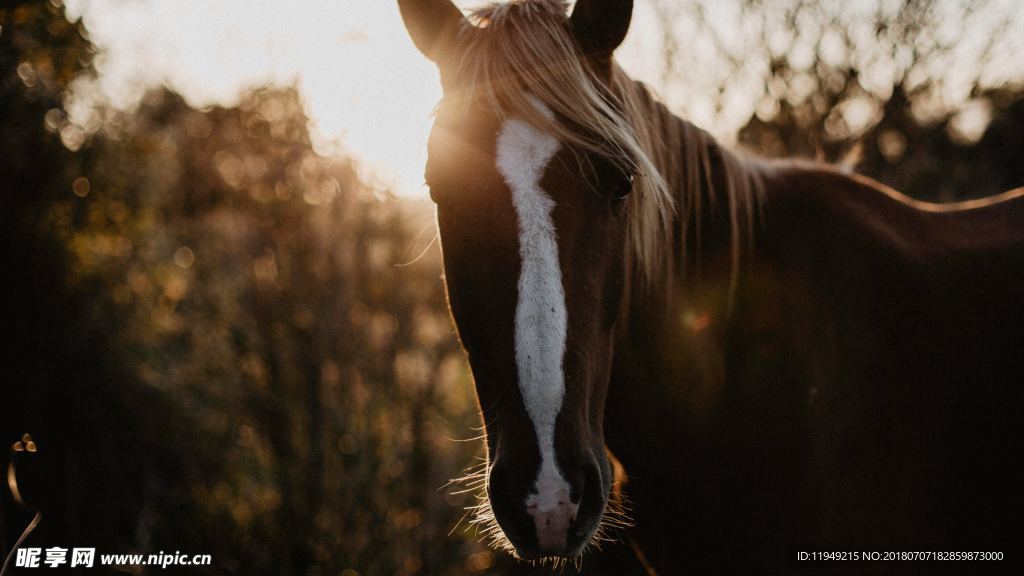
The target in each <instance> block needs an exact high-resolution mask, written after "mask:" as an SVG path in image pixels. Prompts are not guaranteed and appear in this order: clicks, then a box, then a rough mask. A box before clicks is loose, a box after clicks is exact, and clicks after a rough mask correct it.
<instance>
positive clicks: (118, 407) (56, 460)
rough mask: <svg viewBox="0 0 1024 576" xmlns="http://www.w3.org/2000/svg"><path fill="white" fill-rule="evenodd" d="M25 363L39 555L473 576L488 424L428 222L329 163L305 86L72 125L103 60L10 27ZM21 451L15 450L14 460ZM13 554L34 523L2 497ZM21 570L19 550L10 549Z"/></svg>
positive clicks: (10, 401)
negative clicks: (83, 553)
mask: <svg viewBox="0 0 1024 576" xmlns="http://www.w3.org/2000/svg"><path fill="white" fill-rule="evenodd" d="M0 26H2V28H0V65H2V68H0V72H2V74H3V75H2V83H0V103H2V111H0V115H2V120H0V142H2V144H3V150H4V154H2V155H0V170H2V172H0V182H3V183H4V184H3V186H4V189H3V192H4V199H5V201H6V202H7V205H6V206H5V210H4V211H0V214H2V216H0V217H2V218H3V219H4V220H3V222H2V226H0V234H3V243H2V246H3V250H4V253H3V255H4V259H3V262H4V263H5V267H6V268H7V270H8V271H9V272H10V273H9V274H5V280H6V281H5V282H4V283H3V286H4V294H3V297H2V299H0V305H2V306H3V307H4V308H3V312H4V317H5V319H7V320H8V323H7V324H6V331H7V334H6V336H7V338H6V340H7V341H9V342H10V343H11V344H10V345H9V346H7V347H5V348H4V365H5V367H6V368H7V370H8V377H7V378H5V385H4V390H3V395H2V418H0V420H2V426H3V430H2V431H3V439H4V441H5V443H8V444H10V443H13V442H14V441H15V440H17V439H18V438H20V436H21V434H22V433H24V432H30V433H31V434H33V437H34V438H35V440H36V442H37V444H38V446H39V451H38V453H34V454H32V455H29V454H25V453H19V454H14V455H13V456H9V457H11V458H16V459H17V460H18V479H19V487H20V488H21V492H22V494H23V495H24V496H25V497H26V500H27V501H28V503H29V504H30V505H31V506H33V507H37V508H41V509H42V511H43V524H42V525H41V527H40V528H39V530H37V531H36V532H35V533H34V534H33V535H32V536H30V540H29V542H28V544H29V545H36V546H50V545H58V546H65V547H66V546H96V547H97V548H98V549H99V551H100V552H101V553H102V552H111V553H113V552H139V553H151V552H154V553H155V552H158V551H160V550H164V551H171V550H181V551H183V552H188V553H210V554H212V555H213V557H214V566H213V568H212V570H211V571H214V572H241V573H279V574H307V573H312V572H317V571H330V572H334V573H338V572H340V571H342V570H345V569H352V570H355V571H357V573H367V574H414V573H434V574H461V573H472V572H478V571H481V570H486V569H488V568H489V567H490V566H491V565H492V564H493V562H494V559H493V556H491V553H490V552H488V551H486V550H483V549H482V548H481V547H480V546H479V545H477V544H476V543H475V542H474V541H473V539H472V538H467V539H460V538H449V537H447V533H448V532H449V530H451V529H452V527H454V526H455V524H456V520H457V517H458V515H459V513H460V510H459V505H460V504H461V505H464V504H468V503H471V501H472V498H471V497H470V496H468V495H449V494H447V493H446V492H445V491H441V490H438V488H440V487H441V486H443V485H444V484H445V483H446V481H447V478H448V476H449V474H450V473H451V471H452V470H459V469H461V468H462V467H463V466H465V465H466V464H467V463H469V462H471V461H472V457H473V455H474V453H476V451H477V450H478V447H477V445H476V444H470V443H457V442H453V441H451V440H450V438H453V437H457V436H459V435H460V434H462V432H463V431H464V430H468V429H470V428H471V427H472V426H474V425H476V423H477V419H476V415H475V403H474V402H473V400H472V396H471V386H470V385H469V381H468V375H467V374H466V371H465V369H464V364H463V362H462V360H461V355H460V353H459V351H458V349H457V345H456V343H455V340H454V338H453V333H452V329H451V327H450V324H449V321H448V318H447V312H446V310H445V305H444V299H443V293H442V286H441V283H440V282H439V281H438V274H439V263H438V260H437V255H436V252H429V253H428V254H427V255H426V257H424V258H422V259H420V260H419V261H417V262H414V263H412V264H410V265H408V266H401V267H398V266H396V264H397V263H399V262H400V261H401V260H403V259H407V257H408V250H409V247H410V246H411V244H412V241H413V237H412V235H411V234H410V222H414V221H417V220H419V221H423V220H424V216H425V215H429V212H428V210H429V209H428V208H427V206H424V205H422V204H421V205H407V204H401V203H399V202H397V201H396V200H394V199H393V198H391V197H390V196H389V195H388V194H387V193H385V192H382V191H375V190H371V189H369V188H368V187H366V186H365V185H364V184H362V183H361V182H360V181H359V179H358V178H357V177H356V172H355V168H354V166H353V165H352V164H351V163H350V162H349V161H347V160H344V159H328V158H323V157H320V156H318V155H317V154H315V153H314V152H313V151H312V147H311V145H310V141H309V136H308V133H307V128H306V125H307V119H306V117H305V115H304V113H303V111H302V106H301V102H300V101H299V99H298V96H297V94H296V93H295V91H294V90H292V89H264V90H255V91H253V92H251V93H250V94H248V95H247V96H246V97H245V98H243V100H242V102H241V103H240V104H239V106H238V107H235V108H215V109H210V110H195V109H192V108H191V107H189V106H188V105H186V104H185V103H184V102H183V100H182V99H181V98H180V97H178V96H177V95H175V94H173V93H170V92H167V91H163V90H157V91H154V92H152V93H150V94H149V95H148V96H147V97H146V98H145V99H144V101H143V102H142V103H141V105H140V106H139V108H138V109H137V110H134V111H130V112H118V111H112V110H104V109H102V108H99V109H97V110H96V111H95V113H94V114H93V115H92V116H90V118H95V119H96V122H95V125H92V126H80V125H77V124H76V123H75V122H74V121H72V119H71V118H70V115H69V114H68V113H67V111H66V106H65V103H66V102H70V100H69V94H68V89H69V86H70V85H71V82H72V81H73V80H75V79H76V78H77V79H79V80H88V78H89V76H90V75H91V69H90V67H89V62H90V58H91V54H92V48H91V46H90V44H89V42H88V41H87V39H86V37H85V33H84V30H83V29H82V28H81V26H80V25H78V24H75V23H69V22H67V20H66V19H65V18H64V15H63V10H62V8H61V4H60V2H49V3H41V2H24V3H17V4H16V5H15V6H12V7H10V8H7V7H5V8H3V9H0ZM7 457H8V455H7V453H6V451H5V458H7ZM3 493H4V500H3V515H4V522H5V529H4V531H3V534H4V539H3V541H2V542H0V544H2V545H4V547H5V548H6V547H7V546H9V545H11V544H12V543H13V541H14V540H15V539H16V537H17V535H18V534H19V533H20V531H21V529H22V528H23V527H24V526H25V524H26V523H27V522H28V519H29V518H30V517H31V514H30V511H29V510H23V509H21V508H20V507H18V506H16V505H15V504H14V502H13V500H12V499H11V495H10V494H9V493H8V492H7V490H4V491H3ZM4 551H6V549H5V550H4Z"/></svg>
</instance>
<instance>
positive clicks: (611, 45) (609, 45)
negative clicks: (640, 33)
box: [569, 0, 633, 62]
mask: <svg viewBox="0 0 1024 576" xmlns="http://www.w3.org/2000/svg"><path fill="white" fill-rule="evenodd" d="M632 16H633V0H579V2H577V3H576V8H575V9H573V11H572V17H570V19H569V21H570V23H571V24H572V32H573V34H574V35H575V36H576V41H577V42H579V43H580V46H581V47H582V48H583V53H584V54H586V55H587V56H590V57H592V58H596V59H598V60H606V61H609V62H610V61H611V56H612V52H614V51H615V49H616V48H618V47H619V44H622V40H623V39H625V38H626V32H628V31H629V21H630V19H631V18H632Z"/></svg>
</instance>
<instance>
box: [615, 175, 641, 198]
mask: <svg viewBox="0 0 1024 576" xmlns="http://www.w3.org/2000/svg"><path fill="white" fill-rule="evenodd" d="M635 179H636V177H635V176H633V175H632V174H627V175H625V177H624V178H623V179H622V181H621V182H619V183H618V185H616V187H615V190H613V191H612V200H615V201H618V202H621V201H622V200H625V199H626V197H627V196H629V193H630V192H632V191H633V182H634V180H635Z"/></svg>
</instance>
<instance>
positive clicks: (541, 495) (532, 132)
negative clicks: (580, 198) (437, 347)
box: [497, 119, 569, 512]
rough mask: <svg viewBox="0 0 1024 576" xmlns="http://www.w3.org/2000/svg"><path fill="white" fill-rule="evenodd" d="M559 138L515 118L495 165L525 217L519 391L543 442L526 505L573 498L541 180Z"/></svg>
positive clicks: (555, 279)
mask: <svg viewBox="0 0 1024 576" xmlns="http://www.w3.org/2000/svg"><path fill="white" fill-rule="evenodd" d="M558 148H559V143H558V140H556V139H555V138H554V137H552V136H551V135H550V134H547V133H544V132H542V131H540V130H538V129H536V128H534V127H533V126H531V125H529V124H527V123H526V122H523V121H521V120H517V119H511V120H508V121H506V122H505V123H504V125H503V126H502V128H501V132H500V133H499V135H498V145H497V166H498V171H499V172H500V173H501V175H502V176H503V177H504V179H505V182H506V183H507V184H508V186H509V188H510V189H511V190H512V204H513V205H514V206H515V210H516V215H517V217H518V222H519V254H520V257H521V260H522V266H521V270H520V274H519V302H518V305H517V307H516V324H515V345H516V367H517V368H518V371H519V389H520V391H521V392H522V396H523V401H524V403H525V404H526V411H527V413H528V414H529V416H530V420H531V421H532V422H533V427H534V430H535V431H536V433H537V440H538V442H539V444H540V454H541V466H540V472H539V474H538V476H537V480H536V483H535V485H534V488H535V490H536V492H537V494H536V495H531V496H530V497H529V498H528V499H527V506H536V507H537V509H538V510H540V511H541V512H546V511H548V510H554V509H556V508H557V507H558V506H559V504H562V505H563V506H564V505H566V504H568V502H569V485H568V483H567V482H566V481H565V479H564V478H563V477H562V474H561V472H560V471H559V470H558V466H557V464H556V462H555V418H556V416H557V415H558V412H559V410H561V408H562V397H563V396H564V395H565V379H564V375H563V370H562V358H563V356H564V354H565V335H566V310H565V292H564V290H563V288H562V270H561V268H560V267H559V263H558V243H557V241H556V237H555V224H554V222H553V221H552V219H551V212H552V210H553V209H554V207H555V203H554V201H553V200H552V199H551V197H550V196H548V195H547V194H546V193H545V192H544V190H542V189H541V188H540V180H541V177H542V176H543V175H544V170H545V168H546V167H547V165H548V163H549V162H550V161H551V158H552V157H553V156H554V155H555V153H556V152H557V151H558Z"/></svg>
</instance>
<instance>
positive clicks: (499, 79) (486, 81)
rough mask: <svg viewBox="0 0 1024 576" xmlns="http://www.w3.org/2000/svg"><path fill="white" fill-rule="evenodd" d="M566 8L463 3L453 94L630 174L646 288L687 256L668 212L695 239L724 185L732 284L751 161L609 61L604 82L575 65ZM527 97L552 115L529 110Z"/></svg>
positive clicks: (635, 244) (633, 242) (549, 0)
mask: <svg viewBox="0 0 1024 576" xmlns="http://www.w3.org/2000/svg"><path fill="white" fill-rule="evenodd" d="M567 14H568V3H567V2H566V1H564V0H512V1H511V2H505V3H495V4H489V5H486V6H484V7H482V8H479V9H477V10H475V11H473V12H472V14H470V16H469V19H468V25H467V26H466V27H464V29H463V30H462V35H461V42H462V44H463V47H462V49H461V50H460V52H461V54H462V56H461V61H460V62H459V64H458V66H457V71H456V77H457V78H458V82H457V85H458V93H459V97H463V98H465V100H464V101H466V102H470V101H473V102H484V103H486V104H489V105H490V107H492V108H493V109H494V110H495V111H496V112H497V113H498V115H499V118H504V117H518V118H520V119H521V120H524V121H526V122H528V123H530V124H532V125H534V126H535V127H537V128H539V129H541V130H545V131H548V132H549V133H551V134H553V135H554V136H555V137H557V138H558V139H559V140H560V141H562V142H563V143H566V144H569V145H571V146H573V147H575V148H578V149H580V150H583V151H585V152H590V153H593V154H595V155H599V156H602V157H605V158H608V159H610V160H612V161H615V162H617V163H618V164H619V165H620V166H621V167H622V168H623V169H624V170H626V171H628V172H629V173H630V174H633V175H635V177H636V179H635V182H634V193H633V194H632V195H631V196H630V199H629V201H628V202H629V204H628V206H627V210H628V214H629V243H630V248H631V250H632V252H633V255H634V261H635V265H636V271H637V273H638V276H639V277H640V279H641V280H642V281H643V284H644V285H646V286H653V285H655V284H656V280H658V279H664V278H665V275H666V273H668V272H670V271H671V270H674V269H676V267H677V266H681V265H683V263H682V262H675V261H673V260H674V255H678V254H682V255H683V258H685V255H686V254H687V249H686V247H685V246H678V247H677V246H673V239H674V238H676V237H679V236H677V234H676V229H675V228H676V227H675V226H673V224H675V222H676V219H678V222H679V224H678V225H679V226H681V227H682V234H681V238H682V239H683V241H685V239H686V238H687V235H688V233H689V227H690V226H691V225H692V226H695V227H696V230H695V232H696V237H697V238H700V215H701V213H702V210H703V207H702V202H710V203H711V204H712V206H711V208H714V205H715V204H717V202H718V201H717V199H716V198H717V195H718V194H719V193H721V192H723V191H724V193H725V196H726V198H725V200H726V202H727V204H728V206H727V209H728V210H729V220H730V224H731V239H732V240H731V242H732V260H733V262H732V266H733V274H732V285H731V287H730V288H731V290H734V289H735V282H736V277H737V272H738V269H739V263H740V257H741V250H740V249H741V245H742V244H743V237H744V235H746V236H747V238H748V239H749V237H750V234H751V233H752V231H753V227H754V222H755V218H756V215H757V213H758V211H759V210H760V204H761V199H762V198H763V195H764V182H763V180H762V177H761V171H760V164H759V163H757V162H752V161H750V160H749V159H747V158H744V157H741V156H738V155H736V154H733V153H732V152H729V151H727V150H724V149H722V148H720V147H719V146H718V145H717V143H716V142H715V141H714V139H713V138H711V136H710V135H709V134H707V133H706V132H704V131H703V130H700V129H698V128H696V127H695V126H693V125H692V124H690V123H689V122H685V121H682V120H680V119H679V118H678V117H676V116H674V115H673V114H672V113H671V112H669V111H668V109H667V108H666V107H665V106H664V105H662V104H661V103H660V102H658V101H657V100H656V99H655V98H654V97H653V96H652V95H651V93H650V91H649V90H648V89H647V88H646V87H645V86H643V85H642V84H640V83H639V82H637V81H635V80H633V79H631V78H629V76H628V75H627V74H626V73H625V72H623V71H622V70H621V69H620V68H619V67H618V66H617V65H614V64H613V66H612V76H611V82H610V83H609V85H606V84H605V82H603V81H602V80H601V79H600V78H598V77H597V76H596V74H595V73H594V71H593V70H592V69H591V68H590V67H589V66H588V65H586V64H585V62H584V58H583V57H582V55H581V54H580V51H579V48H578V47H577V43H576V41H575V39H574V38H573V37H572V32H571V29H570V26H569V20H568V16H567ZM446 98H447V96H446ZM537 100H539V101H541V102H543V103H544V104H545V105H546V106H547V108H549V109H550V111H552V112H554V113H555V115H556V117H557V118H560V119H562V121H556V120H553V119H552V118H551V117H550V116H549V115H548V114H546V113H545V112H544V111H542V110H540V109H538V107H537V106H536V101H537ZM716 176H718V177H719V181H718V182H717V186H716V185H715V184H716V182H715V178H716ZM716 188H717V189H716ZM702 190H703V191H704V193H703V194H702ZM676 248H678V249H679V250H678V251H677V250H676ZM698 248H699V247H698Z"/></svg>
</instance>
